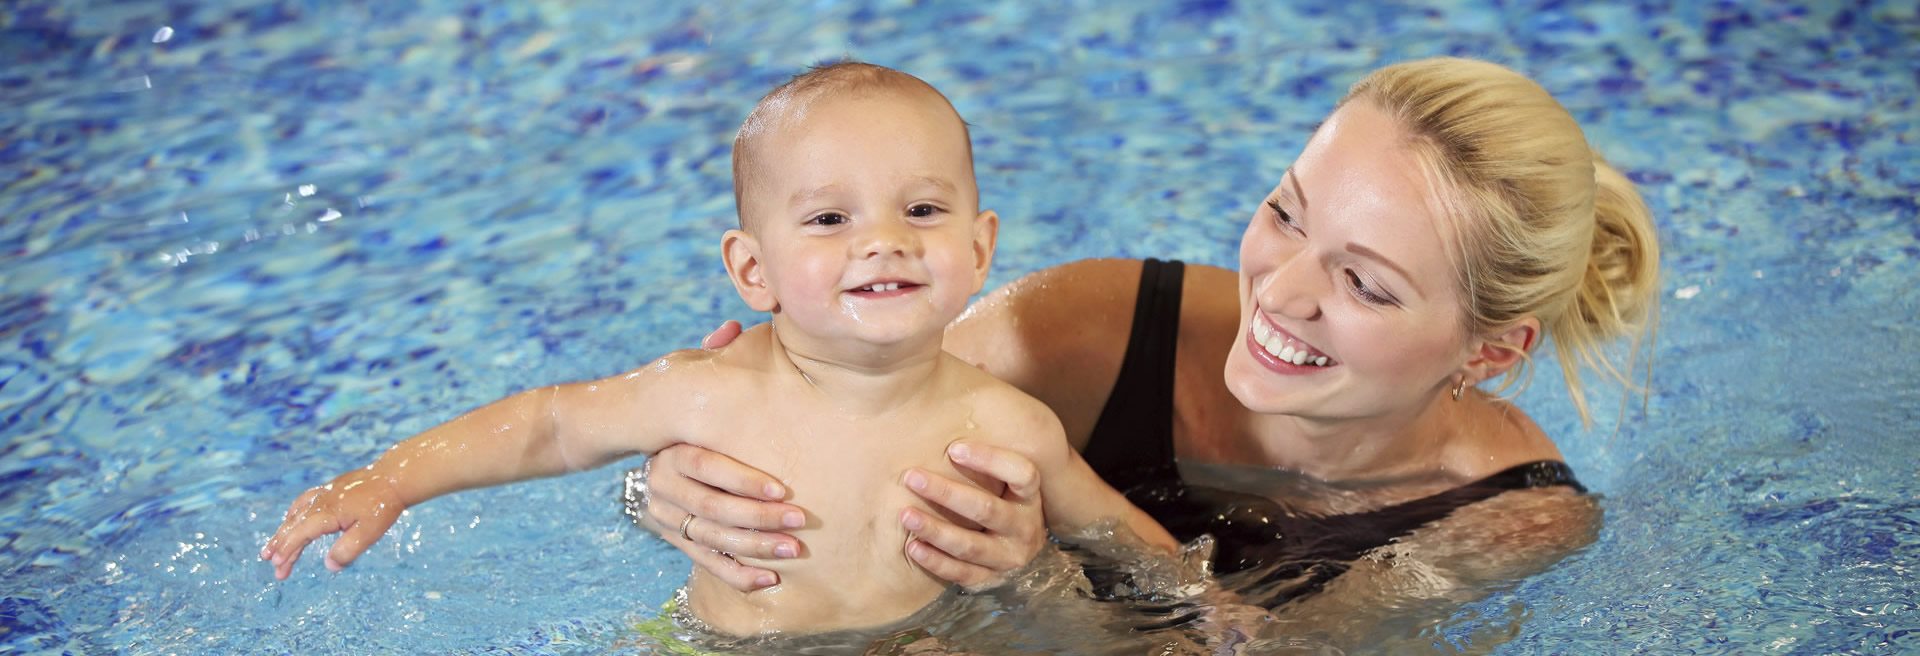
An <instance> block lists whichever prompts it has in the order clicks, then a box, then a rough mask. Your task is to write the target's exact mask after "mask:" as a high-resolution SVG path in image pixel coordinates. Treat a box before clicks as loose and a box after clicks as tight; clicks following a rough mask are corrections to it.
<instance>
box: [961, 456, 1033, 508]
mask: <svg viewBox="0 0 1920 656" xmlns="http://www.w3.org/2000/svg"><path fill="white" fill-rule="evenodd" d="M947 457H948V458H950V459H952V460H953V464H955V465H958V466H961V467H965V468H967V469H971V470H973V471H977V472H980V473H982V474H986V475H988V476H992V477H993V478H994V479H995V480H999V481H1001V482H1003V483H1006V484H1007V492H1008V493H1009V496H1011V497H1012V498H1014V499H1019V500H1027V499H1033V498H1036V497H1038V496H1040V468H1039V467H1036V466H1034V464H1033V461H1032V460H1028V459H1027V457H1026V456H1023V455H1020V454H1019V453H1016V452H1013V451H1009V450H1007V449H1002V448H1000V447H996V446H992V445H987V444H974V443H971V442H954V443H953V444H952V445H949V446H948V447H947Z"/></svg>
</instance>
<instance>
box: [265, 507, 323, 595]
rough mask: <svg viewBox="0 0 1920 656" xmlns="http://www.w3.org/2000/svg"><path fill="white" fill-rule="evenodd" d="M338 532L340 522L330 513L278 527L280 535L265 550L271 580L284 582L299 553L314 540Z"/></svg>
mask: <svg viewBox="0 0 1920 656" xmlns="http://www.w3.org/2000/svg"><path fill="white" fill-rule="evenodd" d="M339 531H340V522H339V521H338V520H335V519H334V517H333V514H332V513H312V514H309V515H306V516H304V517H301V518H299V519H297V520H294V521H293V523H292V524H289V525H283V526H281V527H280V534H279V535H276V536H274V538H273V542H269V543H267V549H268V550H269V551H271V552H272V553H271V554H269V555H270V557H271V558H272V560H273V578H276V579H279V580H282V581H285V580H287V576H288V575H289V574H292V573H293V564H294V563H296V562H299V561H300V553H301V552H303V551H305V550H306V549H307V544H309V543H311V542H313V539H314V538H317V537H320V536H322V535H326V534H328V533H337V532H339Z"/></svg>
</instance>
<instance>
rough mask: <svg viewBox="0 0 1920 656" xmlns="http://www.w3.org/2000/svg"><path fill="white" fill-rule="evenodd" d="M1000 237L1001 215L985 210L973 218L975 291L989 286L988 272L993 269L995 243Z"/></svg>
mask: <svg viewBox="0 0 1920 656" xmlns="http://www.w3.org/2000/svg"><path fill="white" fill-rule="evenodd" d="M999 239H1000V215H999V214H996V213H994V211H993V210H984V211H982V212H980V216H976V217H974V218H973V293H975V294H978V293H980V288H982V287H985V286H987V273H988V272H989V271H991V270H992V269H993V245H994V243H995V242H997V241H998V240H999Z"/></svg>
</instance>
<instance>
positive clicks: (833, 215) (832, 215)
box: [807, 212, 847, 226]
mask: <svg viewBox="0 0 1920 656" xmlns="http://www.w3.org/2000/svg"><path fill="white" fill-rule="evenodd" d="M846 222H847V215H845V214H841V213H839V212H827V213H825V214H821V215H818V216H815V217H813V218H811V219H807V225H822V226H837V225H840V224H842V223H846Z"/></svg>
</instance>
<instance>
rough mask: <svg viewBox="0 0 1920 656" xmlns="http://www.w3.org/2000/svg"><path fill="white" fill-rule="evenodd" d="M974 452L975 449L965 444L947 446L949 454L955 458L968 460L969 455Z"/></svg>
mask: <svg viewBox="0 0 1920 656" xmlns="http://www.w3.org/2000/svg"><path fill="white" fill-rule="evenodd" d="M972 454H973V449H969V448H967V445H965V444H955V445H953V446H949V447H947V455H950V456H953V459H954V460H966V459H967V456H970V455H972Z"/></svg>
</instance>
